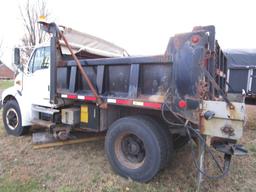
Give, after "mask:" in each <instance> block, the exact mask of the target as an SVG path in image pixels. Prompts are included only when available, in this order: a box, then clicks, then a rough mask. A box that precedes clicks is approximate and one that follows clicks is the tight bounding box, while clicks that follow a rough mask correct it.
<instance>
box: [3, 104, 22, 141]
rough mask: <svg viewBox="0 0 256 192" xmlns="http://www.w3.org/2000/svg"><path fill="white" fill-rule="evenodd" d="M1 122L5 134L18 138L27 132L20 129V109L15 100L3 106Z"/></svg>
mask: <svg viewBox="0 0 256 192" xmlns="http://www.w3.org/2000/svg"><path fill="white" fill-rule="evenodd" d="M3 121H4V127H5V129H6V132H7V133H8V134H10V135H15V136H20V135H22V134H24V133H25V132H26V131H27V129H26V127H22V124H21V113H20V107H19V105H18V103H17V102H16V101H15V100H9V101H7V102H6V103H5V104H4V107H3Z"/></svg>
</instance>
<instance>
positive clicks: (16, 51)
mask: <svg viewBox="0 0 256 192" xmlns="http://www.w3.org/2000/svg"><path fill="white" fill-rule="evenodd" d="M14 64H15V65H16V66H20V49H19V48H14Z"/></svg>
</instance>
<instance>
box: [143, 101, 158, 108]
mask: <svg viewBox="0 0 256 192" xmlns="http://www.w3.org/2000/svg"><path fill="white" fill-rule="evenodd" d="M161 106H162V104H161V103H151V102H144V107H151V108H155V109H161Z"/></svg>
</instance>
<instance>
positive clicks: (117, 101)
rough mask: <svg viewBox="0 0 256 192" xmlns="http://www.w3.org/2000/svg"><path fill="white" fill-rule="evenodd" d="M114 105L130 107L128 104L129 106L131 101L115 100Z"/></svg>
mask: <svg viewBox="0 0 256 192" xmlns="http://www.w3.org/2000/svg"><path fill="white" fill-rule="evenodd" d="M116 104H120V105H130V104H131V101H130V100H123V99H117V100H116Z"/></svg>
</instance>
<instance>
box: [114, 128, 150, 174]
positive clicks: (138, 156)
mask: <svg viewBox="0 0 256 192" xmlns="http://www.w3.org/2000/svg"><path fill="white" fill-rule="evenodd" d="M115 154H116V157H117V159H118V161H119V162H120V163H121V164H122V165H123V166H125V167H127V168H129V169H137V168H139V167H141V166H142V165H143V163H144V161H145V157H146V150H145V147H144V143H143V141H142V140H141V139H140V138H139V137H137V136H136V135H134V134H131V133H124V134H122V135H120V136H119V137H118V138H117V140H116V142H115Z"/></svg>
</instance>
